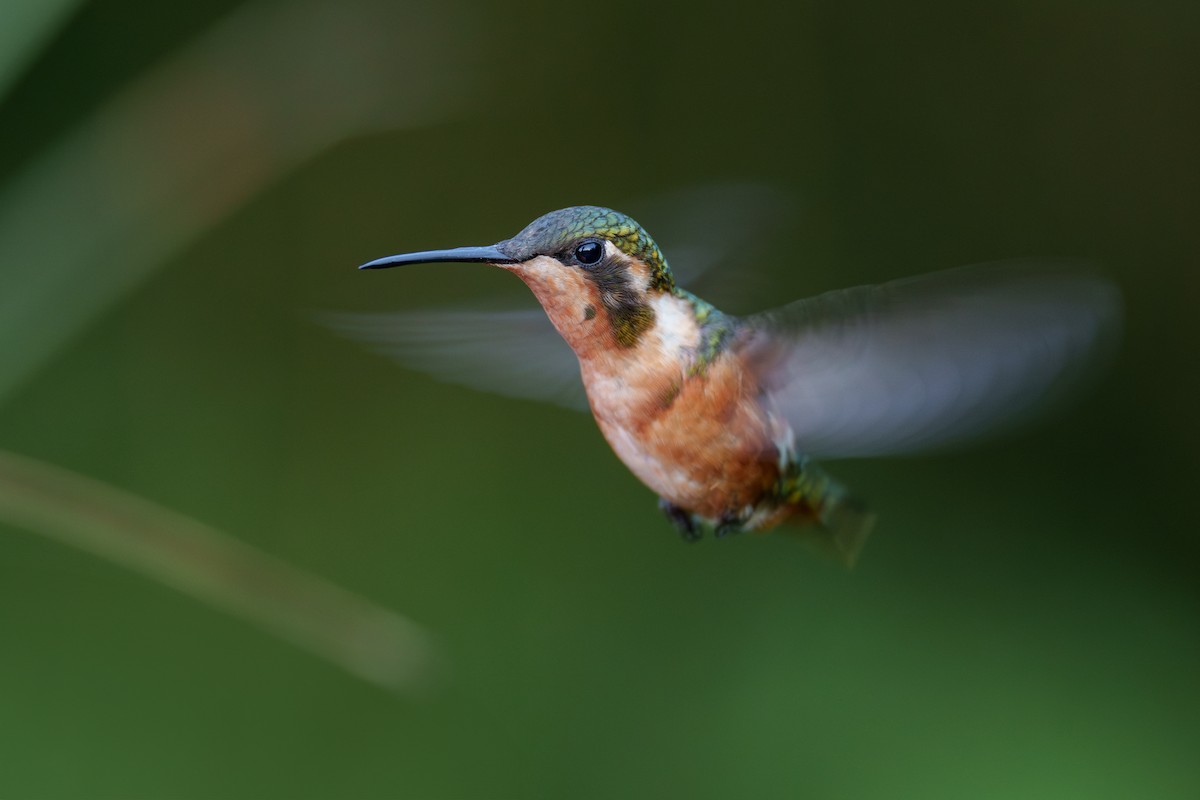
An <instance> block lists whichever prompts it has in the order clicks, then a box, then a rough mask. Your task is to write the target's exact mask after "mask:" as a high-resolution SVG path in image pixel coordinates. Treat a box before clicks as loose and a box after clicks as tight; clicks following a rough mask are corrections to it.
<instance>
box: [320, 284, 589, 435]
mask: <svg viewBox="0 0 1200 800" xmlns="http://www.w3.org/2000/svg"><path fill="white" fill-rule="evenodd" d="M322 318H323V321H324V322H325V323H326V324H328V325H329V326H330V327H331V328H333V329H334V330H336V331H338V332H339V333H341V334H343V335H345V336H347V337H349V338H351V339H356V340H358V341H361V342H364V343H366V344H368V345H369V346H371V347H372V348H373V349H374V350H376V351H378V352H380V353H383V354H384V355H387V356H389V357H391V358H394V359H395V360H396V361H398V362H400V363H401V364H403V365H404V366H406V367H409V368H411V369H415V370H418V371H421V372H426V373H428V374H430V375H432V376H434V377H435V378H438V379H440V380H443V381H447V382H450V383H457V384H460V385H463V386H468V387H470V388H472V389H478V390H480V391H485V392H494V393H496V394H502V395H507V396H509V397H521V398H526V399H531V400H541V401H545V402H550V403H555V404H557V405H560V406H564V407H566V408H572V409H576V410H582V411H586V410H587V408H588V405H587V397H586V395H585V394H584V391H583V382H582V380H581V379H580V377H579V361H578V359H576V358H575V354H574V353H572V352H571V348H570V347H568V346H567V344H566V342H564V341H563V340H562V338H561V337H560V336H559V335H558V332H557V331H556V330H554V326H553V325H552V324H551V323H550V320H548V319H547V318H546V314H545V312H543V311H542V309H541V308H540V307H539V308H531V309H504V310H480V309H469V308H459V309H455V308H443V309H435V310H429V311H405V312H394V313H373V314H372V313H344V314H325V315H323V317H322Z"/></svg>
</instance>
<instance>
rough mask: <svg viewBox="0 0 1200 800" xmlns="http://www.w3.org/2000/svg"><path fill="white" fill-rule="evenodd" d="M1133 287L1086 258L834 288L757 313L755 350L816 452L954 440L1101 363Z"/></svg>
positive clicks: (1008, 416) (1008, 421)
mask: <svg viewBox="0 0 1200 800" xmlns="http://www.w3.org/2000/svg"><path fill="white" fill-rule="evenodd" d="M1120 320H1121V299H1120V293H1119V291H1118V290H1117V288H1116V287H1115V286H1114V285H1113V284H1112V283H1111V282H1109V281H1108V280H1106V279H1104V278H1102V277H1100V276H1098V275H1096V274H1095V273H1093V272H1090V271H1088V270H1087V269H1085V268H1082V267H1078V266H1070V265H1062V264H1036V263H1026V262H1007V263H1000V264H990V265H981V266H975V267H963V268H960V269H954V270H947V271H945V272H937V273H933V274H931V275H926V276H921V277H917V278H911V279H905V280H900V281H895V282H893V283H887V284H883V285H880V286H863V287H858V288H854V289H847V290H844V291H837V292H830V293H828V294H823V295H820V296H818V297H814V298H811V299H808V300H801V301H798V302H796V303H792V304H790V305H788V306H784V307H783V308H780V309H776V310H774V311H769V312H766V313H763V314H758V315H755V316H753V317H749V318H748V319H747V320H746V322H747V324H748V325H749V326H750V328H751V329H752V330H753V331H754V332H753V333H752V334H751V336H750V338H749V339H748V341H747V344H746V347H747V348H748V349H747V353H748V354H749V355H750V356H751V358H752V363H754V364H756V367H757V369H758V371H759V374H760V375H761V376H762V379H763V382H764V385H765V386H766V387H767V388H768V389H769V390H770V391H771V392H772V394H773V395H774V398H775V401H776V402H777V403H778V405H779V407H780V409H781V410H782V411H783V413H784V414H785V415H786V416H787V418H788V420H789V422H790V423H791V425H792V429H793V431H794V433H795V434H796V445H797V447H798V448H799V449H800V450H801V451H802V452H805V453H808V454H811V455H814V456H827V457H847V456H872V455H884V454H894V453H902V452H912V451H916V450H924V449H929V448H934V447H940V446H945V445H950V444H954V443H956V442H959V441H962V440H965V439H969V438H973V437H976V436H979V435H982V434H985V433H994V432H997V431H998V430H1000V429H1003V428H1007V427H1011V426H1012V425H1013V424H1014V423H1016V422H1020V421H1022V420H1024V419H1026V418H1027V417H1028V416H1030V415H1031V414H1032V413H1033V412H1035V411H1037V410H1040V409H1042V408H1044V407H1045V406H1046V405H1047V404H1048V403H1050V402H1051V401H1054V400H1058V399H1061V398H1062V397H1063V396H1064V395H1065V394H1066V393H1067V391H1068V390H1070V389H1073V388H1076V387H1078V386H1079V385H1080V383H1081V382H1082V381H1083V379H1085V378H1086V377H1088V376H1089V375H1092V374H1094V373H1095V371H1096V370H1095V367H1096V366H1097V365H1098V363H1099V362H1100V361H1101V360H1102V357H1103V356H1104V355H1106V354H1108V353H1110V352H1111V351H1112V349H1113V347H1112V345H1114V344H1115V342H1116V340H1117V338H1118V334H1119V329H1120Z"/></svg>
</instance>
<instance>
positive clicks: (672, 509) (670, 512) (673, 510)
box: [658, 497, 701, 542]
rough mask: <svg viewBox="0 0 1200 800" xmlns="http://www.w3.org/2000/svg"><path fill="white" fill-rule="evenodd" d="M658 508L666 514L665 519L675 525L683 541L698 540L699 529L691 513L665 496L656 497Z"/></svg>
mask: <svg viewBox="0 0 1200 800" xmlns="http://www.w3.org/2000/svg"><path fill="white" fill-rule="evenodd" d="M658 510H659V511H661V512H663V514H666V516H667V519H669V520H670V521H671V524H672V525H674V526H675V530H677V531H679V535H680V536H682V537H683V540H684V541H685V542H698V541H700V535H701V534H700V529H699V528H697V527H696V523H695V521H693V520H692V515H691V514H689V513H687V512H686V511H684V510H683V509H682V508H680V507H679V506H677V505H675V504H674V503H672V502H671V501H670V500H667V499H666V498H665V497H660V498H658Z"/></svg>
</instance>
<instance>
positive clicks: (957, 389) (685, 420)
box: [344, 206, 1120, 561]
mask: <svg viewBox="0 0 1200 800" xmlns="http://www.w3.org/2000/svg"><path fill="white" fill-rule="evenodd" d="M427 262H476V263H486V264H491V265H494V266H497V267H500V268H502V269H506V270H508V271H510V272H512V273H514V274H515V275H516V276H517V277H519V278H520V279H521V280H522V281H524V282H525V284H526V285H527V286H528V287H529V288H530V289H531V290H532V291H533V294H534V296H535V297H536V298H537V300H538V301H539V302H540V303H541V306H542V309H543V310H544V312H545V313H544V316H542V315H541V314H540V312H539V313H538V316H537V317H536V318H534V317H530V316H529V315H528V314H523V313H518V314H513V313H505V312H493V313H490V314H489V313H485V312H475V313H472V312H460V313H457V314H454V313H436V312H435V313H429V314H421V313H416V314H408V315H379V316H378V317H377V318H376V319H375V321H374V322H373V323H367V322H363V321H362V320H361V319H360V321H359V322H358V323H353V324H351V326H350V327H352V328H354V331H353V332H355V333H357V335H359V336H362V337H365V338H368V339H373V340H375V341H376V342H377V343H380V344H383V345H387V346H388V347H389V349H391V350H392V351H393V352H394V353H395V354H397V355H399V356H400V358H401V359H402V360H405V361H408V362H409V363H412V364H415V365H416V366H418V367H421V368H424V369H427V370H429V371H431V372H434V373H435V374H440V375H442V376H444V377H450V378H452V379H456V380H459V381H460V382H463V383H467V384H470V385H474V386H477V387H481V388H491V389H494V390H497V391H500V392H504V393H509V394H519V395H526V396H532V397H539V398H541V399H558V400H562V399H563V397H564V396H566V394H569V393H564V392H563V387H564V385H565V384H567V383H570V382H573V383H575V384H578V382H579V379H580V378H582V385H583V388H584V389H585V391H586V400H587V404H588V406H589V407H590V410H591V412H592V414H593V415H594V416H595V419H596V422H597V423H598V425H599V426H600V430H601V432H602V433H603V434H604V437H605V439H607V440H608V443H609V444H610V445H611V446H612V449H613V450H614V451H615V452H616V454H617V456H618V457H619V458H620V459H621V460H622V461H623V462H624V463H625V465H626V466H627V467H629V469H630V470H632V472H633V473H634V474H635V475H636V476H637V477H638V478H639V479H641V481H642V482H643V483H644V484H646V486H648V487H650V488H651V489H652V490H653V491H654V492H656V493H657V494H658V495H659V506H660V508H661V509H662V511H663V512H664V513H665V514H666V515H667V517H668V518H669V519H670V520H671V522H673V523H674V525H675V526H676V527H677V528H678V530H679V531H680V533H682V534H683V536H684V537H685V538H686V539H689V540H694V539H697V538H699V537H700V536H701V535H702V533H704V532H711V533H712V534H714V535H716V536H724V535H727V534H730V533H736V532H742V531H766V530H769V529H771V528H774V527H776V526H778V525H780V524H782V523H792V524H795V525H796V526H801V527H804V528H805V529H807V530H808V531H809V532H815V533H816V534H817V535H818V538H819V539H820V540H821V541H822V543H824V544H825V545H827V546H829V547H831V548H832V549H833V550H834V551H835V552H836V553H838V554H839V555H841V556H842V557H843V558H844V559H846V560H848V561H853V559H854V557H855V555H856V554H857V552H858V549H859V548H860V547H861V544H862V542H863V541H864V539H865V538H866V536H867V534H868V532H869V531H870V528H871V526H872V524H873V519H874V517H873V515H872V514H870V513H869V512H867V511H866V510H865V508H864V506H863V505H862V504H861V503H859V502H858V501H857V500H856V499H854V498H853V497H852V496H851V495H850V494H849V493H848V492H847V490H846V489H845V488H844V487H842V486H841V485H840V484H839V483H837V482H835V481H834V480H832V479H831V478H830V477H829V476H828V475H826V473H825V472H824V471H823V470H821V469H820V468H819V467H818V466H817V464H816V463H814V461H813V460H812V459H813V458H814V457H848V456H868V455H883V454H894V453H902V452H913V451H916V450H921V449H928V448H932V447H937V446H944V445H947V444H951V443H955V442H957V441H960V440H963V439H966V438H969V437H972V436H976V435H978V434H980V433H982V432H986V431H990V430H993V429H995V428H997V427H1002V426H1003V425H1004V424H1005V423H1009V422H1012V421H1013V420H1015V419H1018V418H1020V417H1022V416H1024V415H1027V414H1028V412H1030V411H1032V410H1033V409H1034V408H1035V407H1038V406H1040V405H1042V404H1043V401H1044V400H1046V399H1047V397H1048V396H1050V395H1052V394H1058V393H1061V390H1062V389H1064V388H1067V387H1069V386H1071V385H1073V384H1077V383H1078V382H1079V379H1080V378H1081V377H1082V376H1083V375H1084V374H1086V373H1088V372H1090V370H1089V369H1088V367H1089V366H1090V365H1092V364H1094V362H1095V361H1096V360H1097V359H1096V356H1097V355H1098V354H1099V353H1100V352H1102V351H1103V350H1104V349H1105V348H1103V347H1100V345H1101V344H1103V343H1104V342H1105V341H1111V340H1112V339H1113V336H1112V335H1111V334H1113V333H1114V332H1115V330H1116V328H1117V327H1118V322H1119V317H1120V298H1119V294H1118V292H1117V291H1116V289H1115V287H1113V286H1112V284H1110V283H1109V282H1108V281H1106V280H1104V279H1102V278H1100V277H1098V276H1096V275H1094V274H1092V273H1090V272H1088V271H1087V270H1085V269H1082V268H1078V267H1070V266H1062V265H1044V264H1042V265H1038V264H1032V263H1029V264H1022V263H1015V264H1014V263H1008V264H999V265H991V266H979V267H966V268H960V269H956V270H949V271H945V272H938V273H933V274H930V275H927V276H923V277H918V278H911V279H907V280H900V281H896V282H893V283H887V284H883V285H880V286H866V287H859V288H854V289H848V290H844V291H837V292H830V293H828V294H823V295H820V296H818V297H814V298H811V299H806V300H800V301H797V302H795V303H792V304H790V305H787V306H784V307H782V308H779V309H776V310H774V311H768V312H765V313H760V314H755V315H752V316H747V317H736V316H733V315H730V314H726V313H723V312H721V311H720V310H718V309H717V308H715V307H714V306H712V305H711V304H709V303H707V302H705V301H704V300H702V299H700V298H699V297H697V296H695V295H694V294H692V293H690V292H688V291H687V290H685V289H683V288H681V287H680V286H679V285H677V284H676V281H675V278H674V276H673V274H672V271H671V269H670V267H669V266H668V264H667V260H666V258H665V257H664V255H663V253H662V252H661V251H660V250H659V248H658V246H657V245H656V244H655V242H654V240H653V239H651V238H650V235H649V234H648V233H647V232H646V231H645V229H644V228H642V227H641V226H640V225H639V224H638V223H637V222H635V221H634V220H632V219H630V218H629V217H627V216H626V215H624V214H621V213H620V212H617V211H613V210H611V209H607V208H600V207H596V206H575V207H572V208H565V209H561V210H559V211H553V212H551V213H549V214H546V215H545V216H542V217H540V218H538V219H536V220H534V221H533V222H532V223H530V224H529V225H528V226H527V227H526V228H525V229H524V230H522V231H521V232H520V233H518V234H517V235H516V236H514V237H513V238H511V239H506V240H504V241H501V242H498V243H496V244H494V245H490V246H486V247H459V248H455V249H450V250H428V251H423V252H415V253H406V254H402V255H395V256H389V257H387V258H381V259H378V260H375V261H371V262H369V263H366V264H363V265H362V266H361V267H360V269H382V268H386V267H396V266H401V265H404V264H421V263H427ZM545 318H548V319H549V321H550V322H551V323H553V327H554V328H555V329H557V331H558V333H559V334H560V335H561V337H562V339H563V340H565V341H566V343H567V344H568V345H569V346H570V348H571V350H573V351H574V356H575V358H574V359H571V358H569V354H568V358H567V359H566V360H564V359H562V358H561V357H559V355H558V353H557V352H554V351H547V349H546V342H545V339H544V338H543V337H542V331H541V327H544V323H545ZM539 323H540V326H539ZM344 327H345V326H344ZM562 352H564V353H565V352H566V351H565V350H563V351H562Z"/></svg>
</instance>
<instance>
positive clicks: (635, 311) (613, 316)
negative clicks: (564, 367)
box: [508, 243, 655, 357]
mask: <svg viewBox="0 0 1200 800" xmlns="http://www.w3.org/2000/svg"><path fill="white" fill-rule="evenodd" d="M607 245H608V248H609V253H608V254H607V255H608V257H607V258H606V259H605V261H604V264H603V265H602V266H599V267H597V268H596V269H593V270H584V269H580V268H578V267H571V266H565V265H563V264H562V263H561V262H560V261H558V260H557V259H554V258H551V257H549V256H538V257H536V258H532V259H530V260H529V261H525V262H522V263H520V264H514V265H512V266H511V267H508V269H509V270H511V271H512V272H514V273H516V274H517V276H518V277H519V278H521V280H523V281H524V282H525V284H526V285H527V286H528V287H529V288H530V290H531V291H532V292H533V294H534V296H535V297H536V298H537V300H538V302H539V303H541V304H542V308H543V309H544V310H545V312H546V316H547V317H549V318H550V321H551V322H552V323H553V324H554V327H555V328H556V329H557V330H558V332H559V334H560V335H561V336H562V337H563V339H564V340H565V341H566V342H567V344H569V345H570V346H571V348H572V349H573V350H574V351H575V352H576V354H578V355H579V356H580V357H585V356H587V355H590V354H593V353H596V352H597V351H602V350H612V349H613V348H614V347H617V348H622V349H626V348H631V347H633V346H634V345H636V344H637V343H638V342H639V341H640V340H641V338H642V336H643V334H645V333H646V332H647V331H649V330H650V329H651V328H653V327H654V322H655V314H654V309H653V308H652V306H651V304H650V302H649V295H648V291H647V286H648V270H647V269H646V268H645V266H644V265H642V264H641V263H640V262H638V261H637V260H636V259H632V258H630V257H629V256H626V255H624V254H622V253H621V252H620V251H618V250H616V249H615V248H614V247H613V246H612V244H611V243H607ZM639 268H640V269H639Z"/></svg>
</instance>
